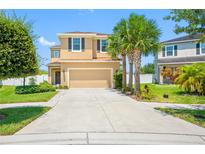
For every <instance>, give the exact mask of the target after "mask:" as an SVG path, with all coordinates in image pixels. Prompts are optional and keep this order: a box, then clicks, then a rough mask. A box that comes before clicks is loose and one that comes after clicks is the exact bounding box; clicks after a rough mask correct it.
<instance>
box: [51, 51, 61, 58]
mask: <svg viewBox="0 0 205 154" xmlns="http://www.w3.org/2000/svg"><path fill="white" fill-rule="evenodd" d="M52 57H53V58H59V57H60V52H59V51H53V56H52Z"/></svg>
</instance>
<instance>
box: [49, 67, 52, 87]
mask: <svg viewBox="0 0 205 154" xmlns="http://www.w3.org/2000/svg"><path fill="white" fill-rule="evenodd" d="M48 83H50V84H52V83H51V68H50V67H48Z"/></svg>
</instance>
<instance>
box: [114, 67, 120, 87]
mask: <svg viewBox="0 0 205 154" xmlns="http://www.w3.org/2000/svg"><path fill="white" fill-rule="evenodd" d="M114 81H115V88H116V89H122V71H116V72H115V73H114Z"/></svg>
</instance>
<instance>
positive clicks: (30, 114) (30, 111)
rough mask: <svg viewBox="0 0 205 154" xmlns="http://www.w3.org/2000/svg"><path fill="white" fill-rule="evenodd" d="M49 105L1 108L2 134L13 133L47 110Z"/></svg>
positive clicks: (0, 126)
mask: <svg viewBox="0 0 205 154" xmlns="http://www.w3.org/2000/svg"><path fill="white" fill-rule="evenodd" d="M49 109H50V108H49V107H16V108H5V109H0V115H1V117H4V118H1V119H0V135H12V134H14V133H15V132H17V131H18V130H20V129H21V128H23V127H25V126H26V125H27V124H29V123H30V122H31V121H33V120H35V119H36V118H38V117H40V116H41V115H42V114H44V113H45V112H47V111H48V110H49Z"/></svg>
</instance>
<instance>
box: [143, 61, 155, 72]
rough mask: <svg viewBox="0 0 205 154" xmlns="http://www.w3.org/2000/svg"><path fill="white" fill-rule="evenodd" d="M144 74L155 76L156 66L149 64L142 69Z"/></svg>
mask: <svg viewBox="0 0 205 154" xmlns="http://www.w3.org/2000/svg"><path fill="white" fill-rule="evenodd" d="M140 72H141V73H142V74H154V64H152V63H148V64H146V65H144V66H142V67H141V68H140Z"/></svg>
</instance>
